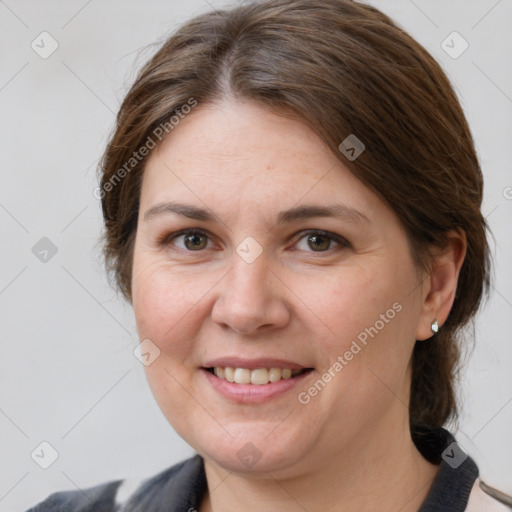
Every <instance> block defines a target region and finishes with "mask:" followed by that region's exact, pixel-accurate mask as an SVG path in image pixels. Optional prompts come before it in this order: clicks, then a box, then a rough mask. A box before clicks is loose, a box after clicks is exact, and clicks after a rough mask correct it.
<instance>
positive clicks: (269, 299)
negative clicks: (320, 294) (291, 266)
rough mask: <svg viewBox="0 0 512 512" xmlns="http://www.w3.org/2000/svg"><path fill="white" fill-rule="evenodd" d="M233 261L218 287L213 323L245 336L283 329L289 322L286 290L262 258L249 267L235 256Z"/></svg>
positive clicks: (249, 264) (213, 310) (248, 264)
mask: <svg viewBox="0 0 512 512" xmlns="http://www.w3.org/2000/svg"><path fill="white" fill-rule="evenodd" d="M233 259H234V263H233V266H232V268H231V269H230V271H229V272H228V273H227V275H226V276H225V278H224V279H222V281H221V282H220V283H219V285H218V288H217V289H218V296H217V299H216V301H215V304H214V306H213V309H212V320H213V321H214V322H216V323H217V324H219V325H221V326H223V327H229V328H231V329H233V330H234V331H236V332H238V333H241V334H245V335H254V334H258V333H260V332H263V331H266V330H272V329H276V328H281V327H284V326H285V325H286V324H287V323H288V322H289V318H290V308H289V306H288V305H287V303H286V286H285V285H284V284H283V282H282V281H281V280H280V279H279V278H278V277H277V275H276V274H275V272H274V271H273V270H272V269H271V268H270V267H269V266H268V264H267V262H266V261H265V259H264V258H263V257H261V256H260V257H259V258H257V259H256V260H255V261H253V262H252V263H247V262H246V261H244V260H243V259H242V258H240V257H239V256H238V255H237V254H235V255H234V258H233Z"/></svg>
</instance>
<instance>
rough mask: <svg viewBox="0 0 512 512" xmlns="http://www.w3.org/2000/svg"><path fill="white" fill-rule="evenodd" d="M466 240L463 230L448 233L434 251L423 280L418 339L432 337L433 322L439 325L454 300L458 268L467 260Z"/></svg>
mask: <svg viewBox="0 0 512 512" xmlns="http://www.w3.org/2000/svg"><path fill="white" fill-rule="evenodd" d="M466 250H467V240H466V234H465V233H464V231H462V230H450V231H449V232H448V233H447V238H446V244H445V246H444V247H443V248H440V249H436V250H435V252H434V256H433V262H432V270H431V272H430V274H429V275H428V276H426V278H425V280H424V293H423V306H422V312H421V315H420V318H419V322H418V328H417V332H416V339H417V340H426V339H428V338H430V337H432V335H433V334H434V333H433V332H432V329H431V325H432V322H433V321H434V320H437V321H438V323H439V329H442V326H443V324H444V322H445V321H446V319H447V318H448V315H449V313H450V310H451V308H452V305H453V301H454V300H455V292H456V290H457V282H458V279H459V274H460V269H461V268H462V264H463V262H464V258H465V257H466Z"/></svg>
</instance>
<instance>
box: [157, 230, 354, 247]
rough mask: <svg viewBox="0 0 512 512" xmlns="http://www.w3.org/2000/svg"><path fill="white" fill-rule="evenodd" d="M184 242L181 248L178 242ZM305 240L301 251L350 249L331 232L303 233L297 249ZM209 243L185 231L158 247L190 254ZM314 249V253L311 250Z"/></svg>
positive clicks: (200, 234) (198, 234)
mask: <svg viewBox="0 0 512 512" xmlns="http://www.w3.org/2000/svg"><path fill="white" fill-rule="evenodd" d="M180 239H181V240H182V245H181V246H180V244H179V243H177V241H179V240H180ZM303 239H305V240H306V244H307V246H306V247H302V248H301V247H298V249H299V250H302V251H307V252H328V251H329V250H331V249H332V247H331V246H332V244H333V243H335V244H337V245H338V249H341V248H343V247H350V244H349V243H348V242H347V241H346V240H345V239H344V238H343V237H342V236H340V235H337V234H335V233H330V232H329V231H321V230H309V231H306V232H303V233H302V237H301V238H300V239H299V241H298V242H297V243H296V244H295V247H297V246H298V245H300V242H301V241H302V240H303ZM208 241H210V242H211V238H210V237H209V236H208V234H207V233H206V232H204V231H201V230H199V229H184V230H182V231H179V232H178V233H171V234H170V235H166V236H164V237H162V238H161V239H160V240H159V241H158V245H159V246H162V247H168V246H169V245H171V244H172V245H175V246H177V248H178V249H180V250H183V251H188V252H198V251H201V250H203V249H207V248H208ZM308 247H309V249H308ZM311 248H312V249H313V250H312V251H311V250H310V249H311Z"/></svg>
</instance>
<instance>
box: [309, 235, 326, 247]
mask: <svg viewBox="0 0 512 512" xmlns="http://www.w3.org/2000/svg"><path fill="white" fill-rule="evenodd" d="M309 239H310V240H313V244H314V245H315V247H316V248H317V249H318V248H320V249H322V248H323V249H326V248H327V247H325V243H324V244H323V245H324V247H321V246H322V242H321V241H322V239H323V240H324V241H326V242H327V245H329V240H328V239H327V238H326V237H324V236H322V235H311V236H310V237H309ZM319 239H320V245H318V243H317V242H318V240H319Z"/></svg>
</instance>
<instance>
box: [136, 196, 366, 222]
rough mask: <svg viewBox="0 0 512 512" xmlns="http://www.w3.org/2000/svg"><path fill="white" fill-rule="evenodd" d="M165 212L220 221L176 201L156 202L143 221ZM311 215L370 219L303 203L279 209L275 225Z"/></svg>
mask: <svg viewBox="0 0 512 512" xmlns="http://www.w3.org/2000/svg"><path fill="white" fill-rule="evenodd" d="M165 213H176V214H178V215H182V216H184V217H188V218H189V219H195V220H200V221H205V222H221V221H220V219H219V217H218V216H217V215H215V214H214V213H212V212H211V211H209V210H206V209H204V208H199V207H197V206H193V205H189V204H184V203H176V202H165V203H158V204H156V205H154V206H152V207H151V208H149V209H148V210H146V212H145V213H144V221H147V220H149V219H151V218H154V217H156V216H158V215H162V214H165ZM311 217H335V218H338V219H342V220H347V221H350V222H355V223H370V219H369V218H368V217H367V216H366V215H365V214H364V213H362V212H360V211H359V210H356V209H354V208H351V207H349V206H346V205H342V204H331V205H303V206H297V207H295V208H291V209H289V210H284V211H281V212H279V214H278V215H277V222H276V225H280V224H286V223H291V222H294V221H298V220H305V219H309V218H311Z"/></svg>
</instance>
